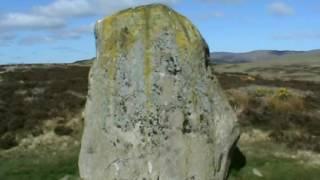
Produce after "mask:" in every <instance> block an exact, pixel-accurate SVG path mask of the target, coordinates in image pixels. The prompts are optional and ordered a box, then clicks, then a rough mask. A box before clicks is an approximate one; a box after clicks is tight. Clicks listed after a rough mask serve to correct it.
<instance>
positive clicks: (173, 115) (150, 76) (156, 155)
mask: <svg viewBox="0 0 320 180" xmlns="http://www.w3.org/2000/svg"><path fill="white" fill-rule="evenodd" d="M95 33H96V41H97V60H96V61H95V62H94V64H93V66H92V68H91V71H90V75H89V84H90V87H89V95H88V100H87V104H86V108H85V113H84V117H85V128H84V132H83V137H82V146H81V152H80V159H79V166H80V175H81V177H82V178H83V179H85V180H215V179H216V180H222V179H225V178H226V176H227V173H228V168H229V164H230V154H231V152H232V148H233V147H234V145H235V144H236V141H237V138H238V137H239V129H238V127H237V125H236V116H235V114H234V112H233V111H232V109H231V107H230V105H229V104H228V102H227V100H226V98H225V95H224V93H223V91H222V90H221V88H220V85H219V83H218V82H217V79H216V77H215V76H214V75H213V74H212V72H211V70H210V68H209V67H208V65H207V61H208V56H209V50H208V47H207V44H206V42H205V41H204V40H203V38H202V37H201V35H200V33H199V31H198V30H197V29H196V28H195V26H194V25H192V23H191V22H190V21H189V20H188V19H187V18H185V17H184V16H181V15H179V14H178V13H177V12H175V11H173V10H172V9H170V8H168V7H166V6H164V5H159V4H156V5H147V6H141V7H137V8H132V9H127V10H124V11H121V12H119V13H117V14H115V15H113V16H110V17H108V18H105V19H103V20H101V21H99V22H98V23H97V24H96V29H95Z"/></svg>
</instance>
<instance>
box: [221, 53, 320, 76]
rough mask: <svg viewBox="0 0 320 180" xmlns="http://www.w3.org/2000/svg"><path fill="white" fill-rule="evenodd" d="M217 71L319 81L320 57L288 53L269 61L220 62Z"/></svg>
mask: <svg viewBox="0 0 320 180" xmlns="http://www.w3.org/2000/svg"><path fill="white" fill-rule="evenodd" d="M215 69H216V70H217V71H218V72H236V73H249V74H253V75H261V76H263V77H267V78H280V79H295V80H308V81H318V82H319V81H320V78H319V77H320V57H319V55H317V54H307V55H303V54H302V55H288V56H285V57H281V58H277V59H273V60H270V61H259V62H250V63H241V64H221V65H217V66H216V67H215Z"/></svg>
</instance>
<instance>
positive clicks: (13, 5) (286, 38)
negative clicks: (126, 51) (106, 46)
mask: <svg viewBox="0 0 320 180" xmlns="http://www.w3.org/2000/svg"><path fill="white" fill-rule="evenodd" d="M153 2H160V3H166V4H168V5H170V6H171V7H173V8H174V9H175V10H177V11H178V12H180V13H182V14H183V15H185V16H187V17H188V18H189V19H191V20H192V22H193V23H194V24H195V25H196V26H197V27H198V28H199V30H200V32H201V33H202V35H203V36H204V38H205V39H206V41H207V42H208V44H209V46H210V49H211V51H232V52H244V51H251V50H258V49H277V50H311V49H318V48H320V41H319V39H320V1H319V0H308V1H306V0H305V1H303V0H159V1H156V0H117V1H112V0H42V1H39V0H28V1H21V0H10V1H3V2H1V5H0V64H8V63H61V62H73V61H75V60H79V59H86V58H91V57H94V56H95V42H94V36H93V32H92V31H93V26H94V23H95V22H96V21H97V20H98V19H101V18H103V17H104V16H107V15H111V14H112V13H114V12H116V11H118V10H120V9H123V8H127V7H130V6H136V5H141V4H148V3H153Z"/></svg>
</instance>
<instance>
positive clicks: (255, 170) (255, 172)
mask: <svg viewBox="0 0 320 180" xmlns="http://www.w3.org/2000/svg"><path fill="white" fill-rule="evenodd" d="M252 173H253V174H254V175H256V176H258V177H263V175H262V173H261V172H260V171H259V170H258V169H256V168H253V169H252Z"/></svg>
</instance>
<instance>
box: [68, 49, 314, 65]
mask: <svg viewBox="0 0 320 180" xmlns="http://www.w3.org/2000/svg"><path fill="white" fill-rule="evenodd" d="M295 57H297V58H299V59H310V57H312V58H313V59H315V58H316V59H320V49H317V50H311V51H278V50H257V51H250V52H244V53H233V52H213V53H211V54H210V63H211V64H239V63H247V62H255V61H281V60H284V59H296V58H295ZM94 59H95V58H91V59H85V60H79V61H76V62H74V63H75V64H81V65H90V64H91V63H92V61H93V60H94Z"/></svg>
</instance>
